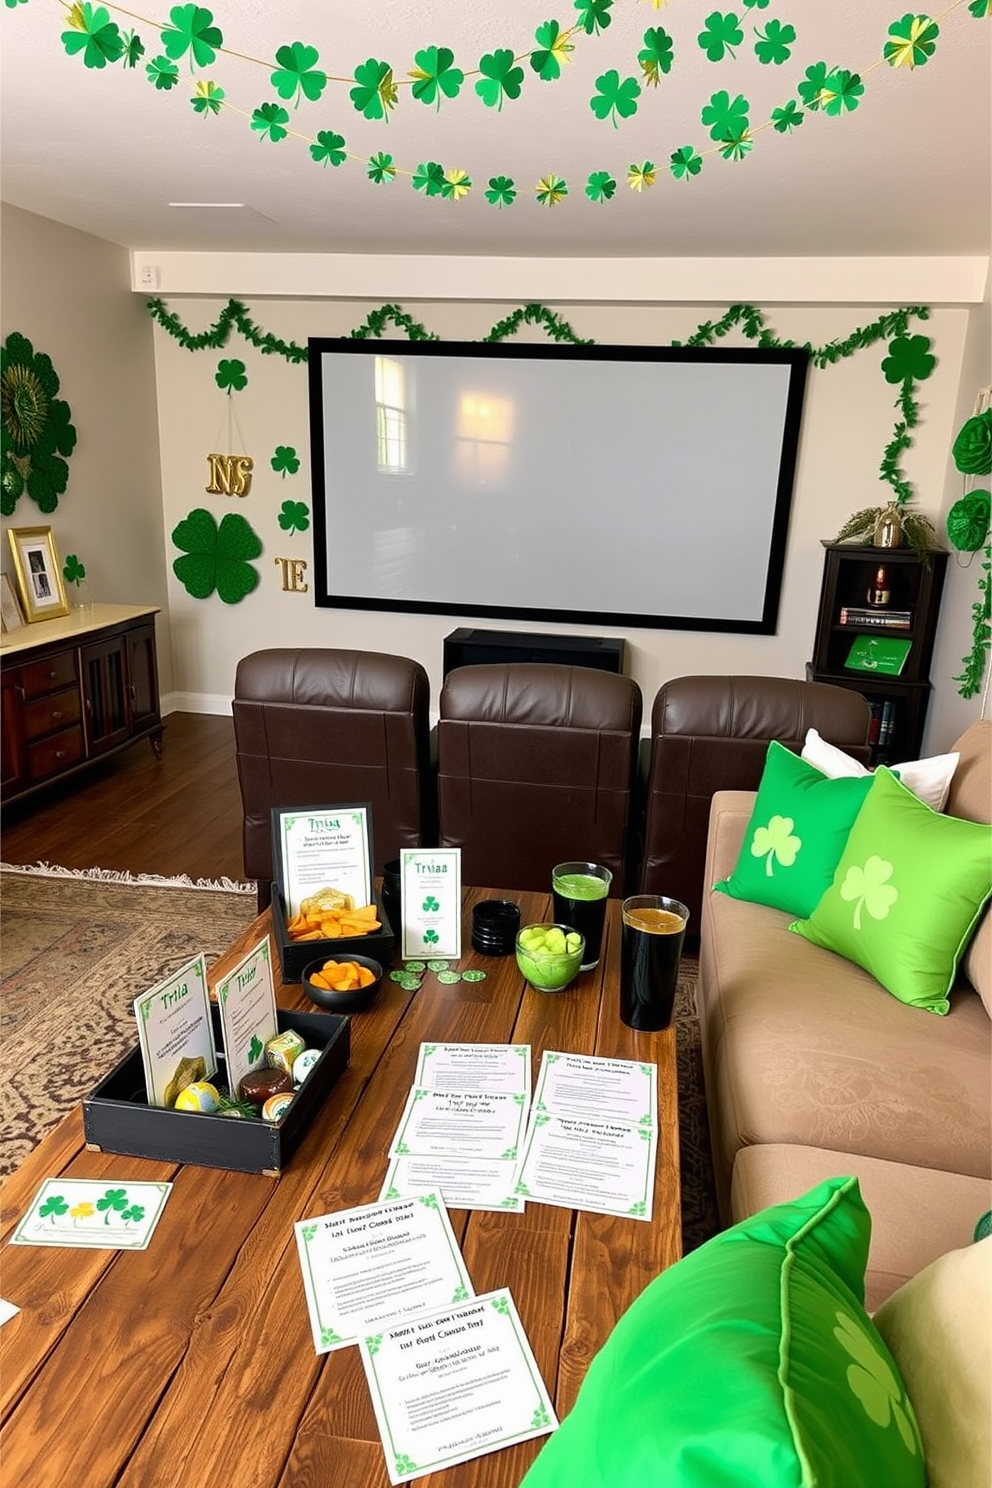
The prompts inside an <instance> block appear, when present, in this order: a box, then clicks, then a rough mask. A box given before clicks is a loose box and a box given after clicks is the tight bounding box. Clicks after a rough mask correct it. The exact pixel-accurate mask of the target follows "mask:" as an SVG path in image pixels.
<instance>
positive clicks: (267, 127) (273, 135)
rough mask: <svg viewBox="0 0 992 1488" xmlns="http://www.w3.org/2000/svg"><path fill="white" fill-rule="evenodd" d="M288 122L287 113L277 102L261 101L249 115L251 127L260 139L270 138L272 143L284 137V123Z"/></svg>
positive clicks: (276, 142)
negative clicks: (258, 106)
mask: <svg viewBox="0 0 992 1488" xmlns="http://www.w3.org/2000/svg"><path fill="white" fill-rule="evenodd" d="M288 123H289V115H288V114H287V112H286V110H285V109H284V108H280V106H279V104H278V103H263V104H262V105H261V107H260V108H257V109H256V110H255V112H254V113H253V114H252V116H251V127H252V129H254V130H255V131H256V132H257V133H258V134H259V135H261V137H262V139H270V140H271V141H272V143H273V144H278V142H279V140H281V139H285V138H286V125H287V124H288Z"/></svg>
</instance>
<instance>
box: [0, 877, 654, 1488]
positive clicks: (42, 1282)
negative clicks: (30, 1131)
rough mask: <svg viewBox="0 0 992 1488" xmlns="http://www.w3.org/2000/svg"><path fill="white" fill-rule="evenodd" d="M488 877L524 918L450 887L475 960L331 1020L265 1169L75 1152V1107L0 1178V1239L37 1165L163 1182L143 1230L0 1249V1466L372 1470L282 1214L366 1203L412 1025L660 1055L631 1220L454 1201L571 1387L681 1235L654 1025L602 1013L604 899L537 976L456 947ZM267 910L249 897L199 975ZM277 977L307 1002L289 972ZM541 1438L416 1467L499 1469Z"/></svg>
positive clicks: (477, 1481) (90, 1480) (373, 1481)
mask: <svg viewBox="0 0 992 1488" xmlns="http://www.w3.org/2000/svg"><path fill="white" fill-rule="evenodd" d="M494 894H495V895H496V896H497V897H512V898H514V899H517V900H518V901H519V902H520V905H521V911H522V917H523V923H528V922H530V921H539V920H542V919H545V918H547V917H548V916H549V914H550V902H549V897H548V896H547V895H542V894H532V893H524V894H516V893H512V891H511V892H509V893H507V892H506V891H502V890H498V891H492V890H486V889H469V890H466V892H465V896H464V902H465V920H464V924H465V942H466V945H467V947H468V949H467V950H466V952H465V954H464V955H463V957H462V960H461V962H460V963H459V965H460V967H461V968H462V969H465V968H467V967H468V966H478V967H480V968H481V969H483V970H485V972H486V974H487V975H486V979H485V980H484V981H481V982H464V981H462V982H458V983H457V984H455V985H452V986H445V985H442V984H440V983H439V982H438V981H437V978H436V977H435V976H433V975H432V974H431V973H429V972H428V973H426V974H425V976H424V980H423V985H422V987H421V989H420V990H419V991H417V992H413V993H411V992H405V991H403V990H401V988H400V987H398V986H397V985H396V984H395V983H394V982H390V981H385V982H384V983H383V989H382V992H381V994H380V996H379V998H378V999H377V1001H376V1003H375V1005H374V1006H373V1007H372V1008H371V1009H369V1010H368V1011H366V1012H362V1013H359V1014H356V1015H355V1016H354V1017H353V1018H352V1023H351V1062H350V1064H349V1066H348V1068H347V1070H346V1071H345V1072H344V1074H343V1075H342V1076H341V1078H340V1080H339V1081H338V1083H337V1084H336V1085H335V1087H334V1089H333V1091H332V1092H331V1095H330V1096H329V1098H328V1100H327V1102H326V1104H325V1105H324V1107H323V1108H322V1110H321V1112H320V1115H319V1117H318V1119H317V1120H316V1121H315V1122H314V1124H313V1126H312V1127H311V1129H310V1131H309V1132H308V1134H307V1136H306V1137H305V1139H304V1141H303V1143H302V1145H301V1146H300V1148H299V1149H298V1150H297V1152H296V1153H295V1155H294V1156H293V1158H292V1160H291V1162H290V1164H289V1166H288V1167H287V1168H286V1170H285V1171H284V1172H283V1174H282V1175H281V1177H279V1178H278V1179H275V1178H268V1177H264V1176H262V1175H257V1176H256V1175H249V1174H244V1173H234V1172H227V1171H223V1170H220V1169H215V1168H200V1167H193V1166H183V1165H179V1164H173V1163H162V1162H150V1161H146V1160H142V1159H137V1158H131V1157H122V1156H113V1155H110V1154H105V1153H99V1152H90V1151H87V1150H86V1147H85V1144H84V1141H83V1131H82V1117H81V1112H80V1110H79V1108H77V1109H76V1110H75V1111H74V1112H73V1113H72V1114H71V1115H69V1116H68V1117H66V1119H65V1120H64V1121H63V1122H62V1123H61V1125H60V1126H58V1127H57V1128H56V1129H55V1130H54V1131H53V1132H51V1133H50V1134H49V1136H48V1137H46V1138H45V1140H44V1141H43V1142H42V1143H41V1144H40V1146H39V1147H38V1148H36V1149H35V1151H34V1152H33V1153H32V1154H31V1155H30V1157H29V1158H28V1159H27V1161H26V1162H25V1163H24V1164H23V1166H22V1167H21V1168H20V1169H18V1171H17V1172H16V1173H15V1174H13V1175H12V1176H11V1177H10V1178H9V1179H8V1180H7V1182H6V1184H5V1187H4V1191H3V1200H2V1211H0V1237H2V1240H3V1242H4V1243H5V1244H6V1241H7V1239H8V1237H9V1235H10V1233H11V1231H12V1229H13V1227H14V1225H15V1224H16V1223H17V1221H18V1219H19V1218H20V1217H21V1215H22V1214H23V1212H24V1210H25V1209H26V1208H27V1205H28V1203H29V1202H30V1199H31V1198H32V1196H33V1194H34V1193H35V1191H36V1189H37V1188H38V1186H39V1185H40V1184H41V1182H42V1181H43V1180H44V1179H46V1178H51V1177H55V1176H57V1175H60V1174H64V1175H65V1176H67V1177H75V1178H98V1179H100V1180H101V1181H102V1180H103V1179H104V1178H106V1179H107V1180H108V1181H109V1180H111V1179H115V1180H125V1179H131V1180H137V1179H142V1180H146V1181H148V1180H151V1181H168V1180H171V1181H172V1182H173V1184H174V1187H173V1190H172V1195H171V1197H170V1199H169V1202H168V1204H167V1205H166V1208H165V1210H164V1212H163V1215H162V1218H161V1220H160V1222H159V1225H158V1228H157V1230H156V1231H155V1234H154V1236H153V1239H152V1243H151V1245H150V1246H149V1248H148V1249H147V1250H145V1251H140V1252H104V1251H96V1250H78V1251H77V1250H56V1249H52V1250H48V1249H39V1248H33V1247H22V1246H14V1247H6V1248H5V1249H4V1252H3V1261H2V1281H0V1294H2V1295H3V1296H4V1297H5V1298H7V1299H9V1300H10V1301H12V1302H14V1303H16V1304H17V1305H18V1306H19V1307H20V1309H21V1311H20V1313H19V1314H18V1315H17V1316H16V1317H15V1318H13V1319H12V1320H11V1321H10V1322H8V1323H6V1324H5V1325H4V1326H3V1328H2V1329H0V1416H2V1422H3V1431H2V1435H0V1461H2V1464H3V1481H4V1483H9V1484H11V1485H13V1484H15V1483H17V1484H23V1485H25V1488H48V1485H53V1488H55V1485H58V1488H64V1485H65V1484H67V1483H71V1484H72V1485H73V1488H111V1485H114V1488H138V1485H144V1488H166V1485H168V1488H173V1485H178V1484H185V1483H189V1484H194V1483H197V1484H200V1483H210V1484H213V1485H216V1488H276V1485H280V1488H295V1485H302V1484H311V1483H312V1484H326V1483H334V1484H341V1485H342V1488H386V1485H388V1482H389V1479H388V1476H387V1473H386V1468H385V1462H384V1458H383V1452H382V1447H381V1444H380V1440H379V1435H378V1432H377V1430H376V1425H375V1419H374V1416H373V1413H372V1405H371V1401H370V1398H369V1392H368V1388H367V1386H366V1383H365V1377H364V1374H363V1372H362V1368H361V1364H360V1362H359V1358H358V1350H357V1349H344V1350H341V1351H340V1352H338V1353H333V1354H330V1355H323V1356H318V1355H316V1354H315V1353H314V1348H313V1340H312V1337H311V1332H310V1323H309V1318H308V1313H307V1307H306V1302H305V1299H304V1294H303V1284H302V1279H301V1275H300V1266H299V1261H298V1258H297V1250H296V1241H295V1237H294V1232H293V1225H294V1222H295V1221H296V1220H299V1219H304V1218H307V1217H309V1216H312V1215H319V1214H326V1213H329V1212H331V1211H332V1210H336V1209H344V1208H350V1207H352V1206H354V1205H357V1204H367V1203H373V1202H375V1200H376V1199H377V1197H378V1194H379V1190H380V1187H381V1185H382V1181H383V1178H384V1176H385V1172H386V1164H387V1159H386V1153H387V1148H388V1143H389V1140H390V1138H391V1137H392V1135H393V1132H394V1131H395V1128H396V1126H397V1124H398V1122H399V1119H400V1115H401V1113H402V1110H403V1106H404V1102H405V1100H406V1096H407V1092H408V1090H409V1087H410V1084H411V1081H412V1078H413V1074H414V1069H415V1065H416V1059H417V1054H418V1052H419V1048H420V1044H421V1041H422V1040H425V1039H432V1040H438V1041H443V1040H449V1041H456V1042H459V1041H464V1042H497V1043H503V1042H516V1043H528V1044H530V1045H531V1051H532V1062H533V1072H534V1077H535V1078H536V1076H537V1072H538V1069H539V1065H540V1059H541V1054H542V1052H543V1051H544V1050H545V1049H562V1050H567V1051H571V1052H576V1053H586V1054H590V1053H595V1054H600V1055H606V1056H612V1057H617V1058H623V1059H646V1060H651V1061H654V1062H655V1063H657V1065H658V1096H659V1115H660V1135H659V1144H658V1167H657V1177H656V1182H655V1191H654V1214H653V1218H652V1220H651V1222H650V1223H644V1222H643V1221H639V1220H634V1219H613V1218H610V1217H607V1216H602V1215H594V1214H588V1213H582V1212H573V1211H570V1210H566V1209H557V1208H552V1207H549V1206H545V1205H541V1204H536V1203H531V1204H528V1206H527V1209H526V1211H525V1212H524V1213H523V1214H505V1213H465V1212H463V1211H457V1210H454V1211H452V1213H451V1221H452V1225H453V1228H454V1231H455V1235H456V1237H457V1238H458V1240H459V1242H460V1244H461V1247H462V1251H463V1253H464V1256H465V1261H466V1264H467V1267H468V1272H469V1275H470V1276H471V1278H472V1282H473V1284H474V1286H475V1288H476V1291H478V1292H480V1293H481V1292H485V1291H490V1290H493V1289H495V1288H498V1287H509V1289H510V1291H511V1293H512V1295H513V1298H514V1301H515V1303H516V1306H517V1309H518V1311H519V1314H520V1317H521V1319H522V1322H523V1325H524V1327H525V1329H526V1331H527V1336H528V1338H529V1339H530V1343H531V1346H532V1348H533V1350H534V1354H535V1357H536V1359H537V1363H538V1366H539V1368H540V1370H541V1373H542V1375H543V1377H544V1379H545V1381H546V1383H547V1386H548V1389H549V1392H550V1394H551V1398H552V1400H554V1402H555V1406H556V1409H557V1411H558V1414H559V1417H561V1416H563V1415H564V1414H565V1413H566V1412H567V1411H568V1410H569V1409H570V1408H571V1405H572V1403H573V1401H574V1399H575V1395H576V1392H577V1390H578V1387H579V1384H580V1383H581V1380H582V1378H583V1376H584V1374H585V1371H586V1369H587V1367H588V1364H589V1361H590V1360H591V1358H592V1356H593V1355H594V1354H595V1353H596V1351H597V1349H598V1348H599V1347H600V1345H601V1344H602V1343H603V1341H604V1340H605V1338H606V1337H607V1335H608V1334H609V1332H610V1330H611V1328H612V1327H613V1325H614V1323H615V1322H616V1320H617V1318H618V1317H619V1316H620V1314H621V1313H622V1312H623V1311H624V1309H625V1308H626V1307H627V1306H628V1304H629V1303H630V1302H631V1301H633V1299H634V1298H635V1297H636V1296H637V1295H638V1293H639V1292H640V1291H641V1290H642V1289H643V1288H644V1287H645V1286H646V1285H647V1283H648V1282H649V1281H650V1280H651V1279H652V1278H653V1277H654V1276H656V1275H657V1274H658V1272H659V1271H662V1270H663V1269H664V1268H665V1267H666V1266H669V1265H671V1264H672V1262H673V1261H676V1260H677V1259H678V1258H679V1255H680V1253H681V1234H680V1222H679V1164H678V1114H677V1092H676V1075H675V1032H674V1029H669V1030H667V1031H666V1032H664V1033H654V1034H635V1033H633V1032H631V1030H630V1029H628V1028H625V1027H624V1026H623V1024H622V1023H621V1022H620V1020H619V1017H618V1013H617V1003H618V990H617V988H618V976H619V901H617V900H611V901H610V905H609V911H608V916H607V926H606V932H605V940H604V955H603V957H602V959H601V961H600V964H599V967H598V968H597V969H596V970H595V971H592V972H586V973H584V974H582V975H581V976H580V977H579V979H578V980H577V981H576V982H575V983H574V984H573V985H572V987H571V988H569V989H568V990H567V991H566V992H564V993H559V994H547V993H539V992H534V991H532V990H531V989H530V988H528V987H527V986H526V985H525V984H524V983H523V981H522V979H521V977H520V975H519V973H518V971H517V969H516V965H515V962H514V958H513V957H512V956H511V957H508V958H504V959H500V960H494V959H489V958H485V959H484V958H481V957H478V956H476V955H475V953H474V952H473V951H472V950H471V947H470V933H469V926H470V924H471V916H470V913H469V911H470V908H471V905H472V904H473V903H474V902H475V900H477V899H480V898H489V897H493V895H494ZM267 928H268V917H267V915H263V916H260V917H259V919H258V920H257V921H256V922H255V924H254V925H253V926H252V927H251V928H250V929H249V930H248V931H247V932H246V933H245V934H244V935H243V936H242V937H241V939H240V940H239V941H238V942H237V943H236V944H235V945H234V946H232V947H231V949H230V951H229V952H228V953H227V954H226V955H225V956H224V957H223V958H222V959H221V960H220V961H218V962H217V963H216V965H215V966H214V967H213V968H212V970H211V981H212V982H213V981H214V980H216V979H217V978H218V977H219V976H221V975H223V973H224V971H225V970H226V969H227V968H229V967H230V966H231V965H233V964H234V963H235V962H236V961H237V960H238V959H239V958H240V956H242V955H243V954H244V953H245V951H246V950H247V949H248V948H250V946H251V945H252V944H254V943H255V942H256V941H257V940H258V939H260V938H261V936H262V934H264V933H265V931H266V929H267ZM276 964H277V965H278V962H277V963H276ZM278 995H279V1000H280V1002H281V1003H282V1004H283V1005H284V1006H287V1007H295V1006H303V1005H304V999H303V997H302V995H301V992H300V989H299V987H298V986H286V987H281V988H280V989H279V994H278ZM308 1006H309V1005H308ZM543 1440H544V1438H539V1439H538V1440H537V1441H530V1442H525V1443H522V1444H521V1445H519V1446H516V1447H512V1448H507V1449H505V1450H503V1451H501V1452H497V1453H493V1454H490V1455H489V1456H486V1457H481V1458H477V1459H476V1460H475V1461H472V1462H467V1463H464V1464H462V1465H460V1466H457V1467H452V1468H449V1469H447V1470H446V1471H445V1472H443V1473H437V1474H432V1475H431V1477H430V1478H424V1479H421V1480H420V1481H422V1482H424V1483H431V1482H434V1481H436V1482H437V1483H438V1484H440V1483H441V1482H442V1481H443V1483H444V1485H445V1488H470V1485H471V1488H475V1485H479V1488H482V1485H485V1488H501V1485H506V1488H515V1485H517V1484H518V1483H519V1482H520V1479H521V1478H522V1477H523V1475H524V1473H525V1471H526V1469H527V1467H528V1466H529V1464H530V1463H531V1461H532V1460H533V1458H534V1457H535V1456H536V1455H537V1452H538V1451H539V1450H540V1447H541V1444H542V1442H543Z"/></svg>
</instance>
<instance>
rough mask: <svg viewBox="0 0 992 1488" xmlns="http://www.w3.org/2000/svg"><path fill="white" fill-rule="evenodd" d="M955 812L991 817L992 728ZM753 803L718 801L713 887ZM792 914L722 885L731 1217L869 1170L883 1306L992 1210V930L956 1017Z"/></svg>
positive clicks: (721, 1191) (704, 1015) (723, 1106)
mask: <svg viewBox="0 0 992 1488" xmlns="http://www.w3.org/2000/svg"><path fill="white" fill-rule="evenodd" d="M954 747H955V748H956V749H958V750H960V752H961V759H960V763H959V765H958V767H957V770H956V771H955V775H954V779H953V781H952V784H951V793H950V797H949V799H948V801H947V805H946V808H945V809H946V811H947V813H948V814H949V815H952V816H961V817H968V818H970V819H971V820H974V821H985V822H987V821H989V820H990V814H992V722H982V723H977V724H973V725H972V727H971V728H969V729H968V730H967V732H966V733H965V734H964V735H963V736H962V738H961V739H960V740H959V741H958V743H957V744H956V745H955V746H954ZM753 801H754V793H753V792H743V791H720V792H718V793H717V794H716V795H715V796H714V798H713V805H712V811H711V816H710V829H709V843H708V851H707V864H706V879H705V882H706V884H707V885H709V884H712V883H714V882H715V881H716V880H718V879H720V878H724V877H726V876H727V875H728V874H729V873H730V872H731V871H732V870H733V867H734V864H735V863H736V861H737V855H738V852H739V850H740V846H741V841H742V839H743V836H744V831H745V828H746V826H747V822H748V819H749V817H750V814H751V807H752V804H753ZM793 918H794V916H790V915H787V914H783V913H781V912H779V911H778V910H775V909H769V908H766V907H765V906H763V905H757V904H751V903H745V902H742V901H740V900H737V899H732V898H729V897H727V896H726V895H724V894H717V893H713V892H710V891H707V892H706V894H705V897H704V905H703V914H702V925H701V945H700V973H699V986H698V993H697V1005H698V1010H699V1016H700V1022H701V1031H702V1048H703V1066H704V1073H705V1079H706V1093H707V1106H708V1110H709V1119H710V1128H711V1134H712V1143H713V1157H714V1166H715V1171H716V1182H717V1194H718V1199H719V1203H720V1209H721V1214H722V1217H723V1219H724V1221H725V1222H726V1223H728V1224H729V1223H733V1222H736V1221H737V1220H739V1219H743V1218H745V1217H746V1216H747V1215H750V1214H753V1213H755V1212H756V1211H757V1210H759V1209H762V1208H764V1207H765V1206H766V1205H767V1204H773V1203H778V1202H780V1201H782V1200H784V1199H788V1198H793V1197H795V1196H796V1195H798V1194H801V1193H803V1192H804V1191H805V1190H806V1189H808V1188H810V1187H811V1186H812V1185H813V1184H815V1183H818V1182H820V1180H821V1179H823V1178H826V1177H830V1176H833V1175H837V1174H848V1173H853V1174H856V1175H857V1177H858V1178H859V1180H860V1183H861V1190H862V1193H863V1195H864V1198H865V1202H866V1204H867V1206H868V1209H869V1211H870V1213H871V1215H872V1245H871V1253H870V1258H869V1270H868V1276H867V1279H866V1292H867V1295H866V1305H867V1307H868V1309H869V1311H873V1310H874V1309H875V1308H876V1307H878V1306H879V1305H880V1303H882V1302H883V1301H884V1300H885V1298H886V1297H887V1296H888V1295H889V1294H890V1293H891V1292H893V1291H894V1290H895V1289H896V1288H897V1287H898V1286H901V1285H902V1283H903V1282H904V1281H905V1280H907V1279H908V1278H909V1277H910V1276H913V1275H915V1274H916V1273H917V1272H918V1271H920V1270H921V1269H922V1268H923V1267H924V1266H926V1265H928V1264H929V1263H930V1262H931V1261H932V1260H934V1259H935V1258H936V1257H937V1256H939V1255H942V1254H943V1253H944V1252H946V1251H949V1250H952V1249H954V1248H956V1247H960V1246H964V1245H967V1244H968V1243H969V1242H970V1241H971V1238H972V1235H973V1232H974V1228H975V1225H976V1222H977V1221H978V1219H979V1217H980V1216H981V1215H982V1214H983V1213H984V1212H985V1211H986V1210H988V1209H990V1208H992V1183H990V1178H992V1135H990V1134H992V1021H990V1018H992V920H990V917H989V914H988V912H986V914H985V917H984V919H983V920H982V921H981V922H980V924H979V928H978V930H977V931H976V934H975V935H974V937H973V939H972V941H971V944H970V947H969V948H968V950H967V951H966V953H965V955H964V957H963V958H962V961H961V964H960V967H959V971H958V978H957V982H956V984H955V989H954V990H953V992H952V994H951V1009H950V1012H949V1013H948V1014H947V1015H946V1016H945V1017H939V1016H937V1015H935V1014H933V1013H931V1012H927V1011H924V1010H922V1009H919V1008H914V1007H909V1006H906V1005H905V1004H903V1003H901V1002H899V1001H898V1000H897V999H896V998H895V997H892V996H891V995H890V994H889V993H888V992H886V991H885V990H884V988H882V987H881V986H880V985H879V984H878V982H876V981H875V980H874V979H873V978H872V977H871V976H870V975H869V974H868V973H867V972H865V971H862V970H861V969H860V968H859V967H857V966H855V965H852V964H851V963H850V962H848V961H846V960H844V959H843V958H842V957H840V956H837V955H835V954H833V953H832V952H830V951H826V950H822V949H820V948H819V947H818V946H814V945H812V944H810V943H809V942H808V941H806V940H804V939H802V938H801V937H800V936H798V935H794V934H790V933H789V932H788V930H787V926H788V925H789V923H790V921H791V920H792V919H793Z"/></svg>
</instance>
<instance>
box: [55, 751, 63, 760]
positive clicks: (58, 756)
mask: <svg viewBox="0 0 992 1488" xmlns="http://www.w3.org/2000/svg"><path fill="white" fill-rule="evenodd" d="M55 758H56V759H65V750H64V749H56V751H55Z"/></svg>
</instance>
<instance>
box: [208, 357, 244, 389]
mask: <svg viewBox="0 0 992 1488" xmlns="http://www.w3.org/2000/svg"><path fill="white" fill-rule="evenodd" d="M214 381H215V382H216V384H217V386H218V387H219V388H222V389H223V390H224V391H225V392H226V393H228V394H231V393H240V392H242V391H243V390H244V389H245V388H246V387H247V386H248V373H247V371H246V370H245V364H244V362H242V361H239V360H238V358H237V357H231V358H227V357H225V358H224V359H223V360H222V361H220V362H218V363H217V371H216V372H215V373H214Z"/></svg>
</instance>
